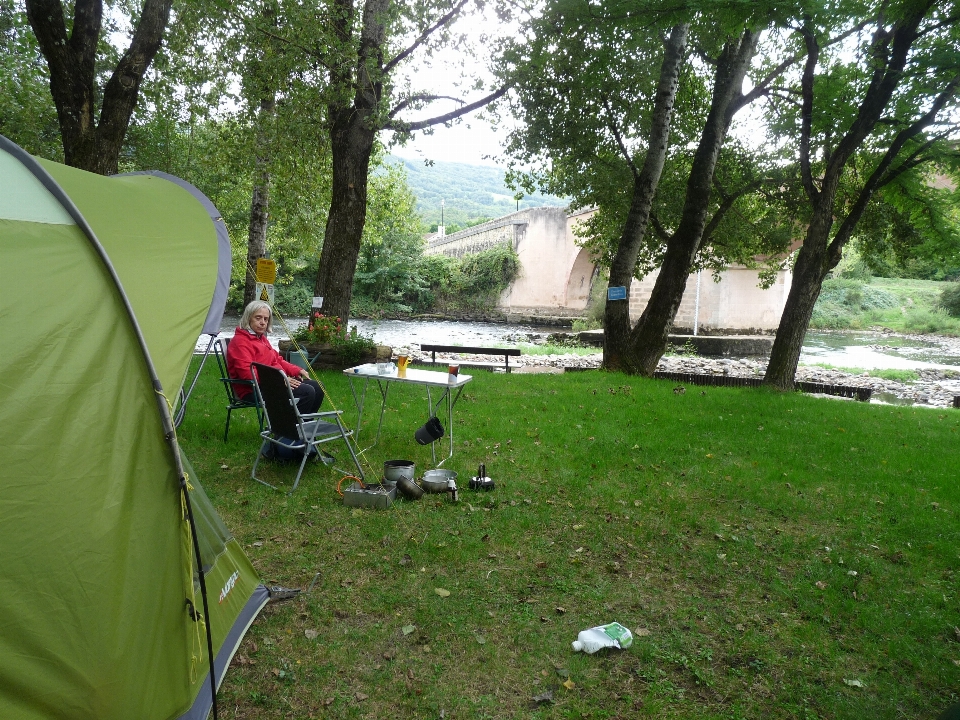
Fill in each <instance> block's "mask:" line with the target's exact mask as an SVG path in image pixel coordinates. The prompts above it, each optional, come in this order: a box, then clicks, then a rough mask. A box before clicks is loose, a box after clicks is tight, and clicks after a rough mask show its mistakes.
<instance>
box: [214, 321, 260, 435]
mask: <svg viewBox="0 0 960 720" xmlns="http://www.w3.org/2000/svg"><path fill="white" fill-rule="evenodd" d="M229 346H230V338H218V339H217V340H216V342H214V344H213V353H214V355H215V356H216V358H217V366H218V367H219V368H220V382H221V383H223V389H224V391H226V393H227V424H226V425H225V426H224V428H223V441H224V442H226V441H227V434H228V433H229V432H230V413H232V412H233V411H234V410H242V409H243V408H253V409H254V410H256V411H257V422H258V423H260V432H263V412H262V410H261V409H260V401H259V400H258V397H257V390H256V386H255V385H254V382H253V380H236V379H234V378H232V377H230V374H229V373H228V372H227V350H228V349H229ZM234 383H236V384H237V385H249V386H250V387H251V388H253V394H252V395H249V396H248V397H247V398H245V399H241V398H239V397H237V393H236V390H235V389H234Z"/></svg>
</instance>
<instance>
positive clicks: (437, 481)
mask: <svg viewBox="0 0 960 720" xmlns="http://www.w3.org/2000/svg"><path fill="white" fill-rule="evenodd" d="M450 480H453V481H454V482H456V480H457V474H456V473H455V472H454V471H453V470H427V471H426V472H425V473H424V474H423V477H422V478H421V479H420V484H421V485H423V489H424V490H426V491H427V492H431V493H442V492H446V491H447V484H448V482H449V481H450Z"/></svg>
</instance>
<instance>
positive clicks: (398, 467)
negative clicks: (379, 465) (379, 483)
mask: <svg viewBox="0 0 960 720" xmlns="http://www.w3.org/2000/svg"><path fill="white" fill-rule="evenodd" d="M413 470H414V464H413V460H387V461H386V462H385V463H384V464H383V479H384V480H389V481H390V482H397V481H398V480H399V479H400V478H402V477H405V478H407V479H408V480H413Z"/></svg>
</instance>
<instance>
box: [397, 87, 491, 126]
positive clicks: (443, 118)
mask: <svg viewBox="0 0 960 720" xmlns="http://www.w3.org/2000/svg"><path fill="white" fill-rule="evenodd" d="M509 89H510V85H504V86H503V87H501V88H500V89H499V90H497V91H496V92H492V93H490V94H489V95H487V96H486V97H483V98H480V99H479V100H477V101H476V102H472V103H470V104H469V105H464V106H463V107H462V108H460V109H459V110H454V111H452V112H448V113H447V114H446V115H438V116H437V117H434V118H429V119H428V120H417V121H416V122H410V123H405V122H400V121H397V120H390V121H388V122H386V123H384V126H383V129H384V130H394V131H396V132H413V131H415V130H423V129H424V128H428V127H433V126H434V125H442V124H443V123H448V122H450V121H451V120H456V119H457V118H461V117H463V116H464V115H467V114H468V113H471V112H473V111H474V110H477V109H479V108H482V107H483V106H484V105H489V104H490V103H492V102H493V101H494V100H499V99H500V98H502V97H503V96H504V95H506V93H507V90H509Z"/></svg>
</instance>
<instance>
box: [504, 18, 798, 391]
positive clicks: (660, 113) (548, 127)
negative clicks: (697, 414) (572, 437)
mask: <svg viewBox="0 0 960 720" xmlns="http://www.w3.org/2000/svg"><path fill="white" fill-rule="evenodd" d="M699 10H700V11H699V12H696V11H694V10H692V9H689V8H682V9H680V10H678V9H677V6H675V5H670V4H665V3H658V2H648V3H644V4H642V5H641V4H632V5H631V6H630V7H629V8H626V7H625V6H624V4H623V3H621V2H619V1H618V0H608V2H601V3H590V2H552V3H548V5H547V7H546V8H545V11H544V13H543V16H542V18H540V19H537V20H535V21H534V22H532V23H531V35H532V37H531V38H524V39H522V40H521V41H520V42H518V43H516V44H515V46H514V47H513V48H512V49H511V51H510V52H509V53H507V54H506V55H505V57H504V62H503V64H502V67H503V72H504V75H505V77H507V78H513V77H516V78H518V79H517V80H516V83H515V84H516V85H517V96H518V101H517V104H516V110H517V112H518V114H520V115H521V116H522V117H523V119H524V120H526V126H525V127H524V128H522V129H521V130H519V131H517V132H515V133H514V134H513V138H512V141H511V146H510V151H511V152H512V153H513V154H514V157H516V158H517V159H518V160H519V161H520V162H521V163H523V164H529V163H531V162H538V163H540V164H541V165H546V166H548V168H549V169H548V170H547V171H546V172H544V173H542V174H541V175H540V177H539V178H537V179H540V180H542V181H544V182H545V185H546V187H547V188H548V189H550V190H551V191H553V192H558V193H561V194H566V195H569V196H572V197H573V198H574V203H575V204H576V205H579V206H584V207H586V206H591V205H596V206H598V208H599V210H598V212H597V214H596V215H595V216H594V218H595V219H594V220H593V221H591V222H590V223H589V224H588V232H590V231H596V230H600V229H601V228H603V226H604V225H606V232H605V233H604V234H606V235H607V237H608V238H609V239H610V240H612V241H613V242H612V246H611V247H610V249H609V250H608V251H607V252H604V251H603V245H604V241H603V239H601V240H600V242H597V239H596V238H594V239H591V240H590V241H588V243H587V244H588V246H590V247H591V248H592V249H595V250H596V249H598V248H600V250H601V251H600V252H597V253H596V255H597V257H598V259H599V260H600V261H601V262H608V263H609V265H610V286H614V287H615V286H624V287H626V289H627V293H628V295H629V288H630V286H631V284H632V281H633V279H634V278H635V277H642V275H644V274H646V272H649V271H650V270H651V269H652V265H651V259H652V258H654V257H655V258H656V259H657V262H656V265H659V266H660V274H659V276H658V279H657V283H656V286H655V288H654V293H653V296H652V297H651V300H650V301H649V302H648V304H647V308H646V310H645V312H644V314H643V316H642V317H641V318H640V320H639V321H638V323H637V325H636V326H635V327H633V328H631V326H630V318H629V313H628V303H627V302H624V301H612V302H608V303H607V305H606V312H605V318H604V335H605V342H604V364H605V366H606V367H608V368H612V369H621V370H625V371H627V372H633V373H643V374H650V373H652V372H653V371H654V369H655V368H656V364H657V361H658V360H659V358H660V356H661V355H662V353H663V351H664V349H665V347H666V340H667V332H668V330H669V328H670V326H671V324H672V322H673V319H674V317H675V315H676V311H677V308H678V307H679V304H680V300H681V299H682V296H683V290H684V287H685V285H686V280H687V276H688V275H689V273H690V272H691V270H693V269H694V268H695V267H696V266H697V264H698V263H712V264H717V262H718V261H719V262H720V263H722V260H723V259H724V257H728V258H729V257H730V256H737V255H738V252H737V248H736V243H733V244H731V243H729V242H728V243H724V242H722V241H721V237H720V236H721V235H722V234H723V233H724V231H725V227H724V218H725V217H727V216H728V215H730V214H731V212H732V211H734V210H735V209H736V207H737V205H738V204H740V203H743V202H744V201H745V200H746V197H747V196H748V195H749V194H750V193H753V192H756V191H759V190H761V189H762V186H763V182H762V178H760V177H758V174H757V173H754V172H747V173H741V174H740V180H742V181H743V182H740V181H738V182H736V183H735V184H734V185H732V186H731V185H729V184H725V185H724V186H722V187H720V188H716V190H715V185H716V184H717V181H716V172H717V167H718V163H719V162H720V161H721V152H720V151H721V149H722V148H723V146H724V143H725V140H726V136H727V131H728V129H729V126H730V123H731V120H732V117H733V115H734V113H735V112H736V111H737V110H738V109H740V108H742V107H744V106H745V105H747V104H748V103H749V102H750V101H751V100H753V99H754V98H756V97H759V96H760V95H762V94H763V93H764V92H765V91H766V89H767V88H768V86H769V84H770V82H772V80H773V79H774V78H776V77H777V76H778V75H779V74H780V73H782V72H783V71H784V70H785V69H786V68H787V67H788V66H789V61H785V62H783V63H780V64H779V65H777V66H774V67H767V68H765V69H764V72H763V73H762V74H759V77H758V78H756V79H755V84H754V87H753V88H752V90H751V91H750V92H748V93H746V94H744V93H743V92H742V90H741V86H742V83H743V80H744V78H745V76H746V73H747V70H748V69H749V68H750V66H751V61H752V59H753V57H754V54H755V52H756V47H757V42H758V36H759V30H760V28H761V27H763V26H764V24H765V23H766V22H767V16H768V15H769V8H767V7H764V6H762V5H757V6H755V7H754V8H752V9H743V8H741V9H740V10H731V9H730V8H729V6H727V5H725V4H722V3H718V4H716V5H715V6H714V5H710V6H709V7H706V6H702V7H700V8H699ZM678 20H679V22H677V21H678ZM671 24H672V29H671ZM687 32H689V34H690V36H691V40H690V42H689V45H690V46H691V47H693V48H696V53H697V56H696V59H695V60H694V61H693V62H687V63H686V64H684V62H685V60H684V55H685V44H686V43H685V40H684V38H685V37H686V35H687ZM661 33H662V34H663V35H661ZM664 36H666V37H664ZM661 48H662V50H661ZM658 68H659V74H658V73H657V69H658ZM675 102H676V104H677V108H678V109H677V110H676V111H675V112H673V113H672V112H671V110H672V108H673V106H674V103H675ZM672 114H673V115H674V116H675V117H674V118H673V119H671V115H672ZM671 135H672V136H673V138H674V140H673V142H669V143H668V140H669V139H670V137H671ZM691 147H692V148H695V150H694V151H693V155H692V158H690V157H689V156H688V150H687V149H688V148H691ZM663 168H666V169H665V170H663V174H664V177H667V178H669V179H670V180H671V182H669V183H668V184H670V185H671V186H672V189H673V192H672V193H671V194H670V195H669V196H666V197H665V196H664V195H663V194H662V193H661V194H659V195H658V189H659V186H660V182H661V175H662V173H661V170H662V169H663ZM680 177H682V178H683V182H676V180H677V179H679V178H680ZM729 177H730V176H728V179H729ZM769 180H770V179H769V178H768V182H769ZM678 205H679V207H680V210H679V212H677V213H671V212H668V208H670V207H677V206H678ZM671 214H672V215H673V216H672V217H668V216H670V215H671ZM611 221H612V222H611ZM650 227H652V228H653V229H654V231H655V232H653V233H650V232H649V228H650ZM614 228H615V231H612V230H614ZM704 238H707V239H709V240H710V241H711V246H710V248H709V249H708V252H706V253H702V252H701V245H702V242H703V240H704ZM770 239H771V241H772V243H773V244H772V246H771V249H772V247H773V246H776V247H779V246H780V245H782V233H778V234H774V235H771V236H770ZM747 242H748V244H749V245H750V246H751V247H755V246H756V243H754V242H752V241H749V240H748V241H747ZM698 256H699V257H698Z"/></svg>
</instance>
